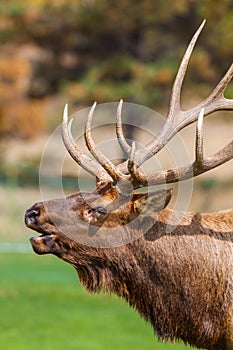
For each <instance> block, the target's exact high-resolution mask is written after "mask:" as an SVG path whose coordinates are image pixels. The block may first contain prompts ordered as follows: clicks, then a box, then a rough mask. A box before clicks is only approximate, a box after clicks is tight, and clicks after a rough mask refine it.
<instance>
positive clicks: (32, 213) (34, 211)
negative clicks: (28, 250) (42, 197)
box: [24, 203, 41, 226]
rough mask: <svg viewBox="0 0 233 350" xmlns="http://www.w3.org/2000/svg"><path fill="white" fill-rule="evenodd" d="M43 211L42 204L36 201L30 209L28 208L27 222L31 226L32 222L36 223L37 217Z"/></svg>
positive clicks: (25, 218)
mask: <svg viewBox="0 0 233 350" xmlns="http://www.w3.org/2000/svg"><path fill="white" fill-rule="evenodd" d="M40 212H41V204H40V203H36V204H34V205H33V206H32V207H31V208H30V209H28V210H26V212H25V217H24V220H25V224H26V225H27V226H29V225H30V224H34V223H35V222H36V221H37V218H38V217H39V215H40Z"/></svg>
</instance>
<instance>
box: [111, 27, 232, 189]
mask: <svg viewBox="0 0 233 350" xmlns="http://www.w3.org/2000/svg"><path fill="white" fill-rule="evenodd" d="M204 24H205V21H203V22H202V24H201V26H200V27H199V28H198V30H197V31H196V33H195V34H194V36H193V38H192V40H191V42H190V44H189V46H188V48H187V50H186V52H185V54H184V57H183V59H182V61H181V64H180V67H179V70H178V73H177V76H176V79H175V82H174V85H173V88H172V94H171V99H170V107H169V111H168V115H167V119H166V123H165V125H164V127H163V129H162V130H161V132H160V133H159V134H158V135H157V136H156V137H155V138H154V139H153V140H152V141H151V142H150V143H148V144H147V145H146V146H145V149H144V150H143V151H141V150H140V151H137V152H136V153H135V156H134V163H135V165H136V166H137V167H139V166H140V165H142V164H143V163H144V162H145V161H147V160H148V159H150V158H151V157H153V156H154V155H156V154H157V153H158V152H159V151H160V150H161V149H162V148H164V146H165V145H166V144H167V143H168V142H169V140H171V138H172V137H173V136H174V135H175V134H176V133H177V132H179V131H180V130H182V129H183V128H184V127H186V126H187V125H189V124H191V123H193V122H194V121H196V120H197V119H198V116H199V114H200V110H202V109H203V116H206V115H208V114H211V113H213V112H215V111H218V110H232V109H233V100H230V99H227V98H225V97H224V92H225V90H226V87H227V85H228V84H229V82H230V81H231V79H232V76H233V64H232V65H231V66H230V68H229V69H228V71H227V72H226V74H225V76H224V77H223V78H222V80H221V81H220V82H219V84H218V85H217V86H216V88H215V89H214V90H213V91H212V93H211V94H210V95H209V96H208V97H207V98H206V99H205V100H204V101H202V102H201V103H199V104H198V105H197V106H195V107H193V108H191V109H188V110H186V111H183V110H182V109H181V105H180V95H181V88H182V83H183V80H184V76H185V73H186V70H187V66H188V62H189V60H190V56H191V53H192V51H193V48H194V45H195V43H196V41H197V39H198V37H199V35H200V32H201V30H202V28H203V26H204ZM119 120H121V118H118V121H119ZM118 124H119V123H118ZM117 128H118V134H119V135H121V144H123V143H124V144H125V143H127V142H126V140H124V141H122V139H123V137H124V136H123V132H122V131H121V132H119V130H120V129H121V130H122V127H121V126H120V125H118V126H117ZM118 138H119V137H118ZM228 146H229V147H228ZM228 146H226V147H227V148H224V149H223V150H222V151H220V152H218V153H217V154H216V156H217V155H218V156H222V152H227V153H228V152H230V150H231V146H230V145H228ZM232 157H233V155H232ZM228 160H229V159H228ZM226 161H227V160H226ZM221 164H222V163H221ZM219 165H220V164H219ZM215 166H217V165H215ZM117 168H118V169H119V170H120V171H121V172H122V173H124V174H125V173H128V168H127V163H126V162H125V163H121V164H119V165H118V167H117ZM195 169H196V166H195ZM209 169H210V165H209V166H208V170H209ZM189 170H190V169H189ZM205 171H207V170H205ZM202 172H203V171H202ZM202 172H201V173H202ZM184 173H185V177H184V175H182V176H181V174H184ZM191 173H192V171H191ZM191 173H190V176H187V169H183V168H182V169H179V174H180V178H179V179H180V180H182V179H184V178H188V177H191V176H192V174H191ZM195 173H197V171H195ZM177 174H178V169H171V170H168V171H167V172H160V173H156V174H155V175H154V176H153V182H154V183H157V182H156V181H155V179H156V178H158V183H161V181H162V180H161V179H160V177H163V182H164V181H165V180H166V181H167V182H170V183H171V182H176V181H178V178H177V176H178V175H177ZM197 175H198V174H197ZM194 176H196V175H195V174H194ZM139 178H140V177H138V182H140V179H139ZM149 180H150V179H149V178H148V181H149ZM141 181H142V182H143V183H144V180H142V178H141ZM143 186H144V185H143Z"/></svg>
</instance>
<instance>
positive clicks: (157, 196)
mask: <svg viewBox="0 0 233 350" xmlns="http://www.w3.org/2000/svg"><path fill="white" fill-rule="evenodd" d="M171 197H172V189H171V188H170V189H168V190H159V191H156V192H150V193H134V194H133V198H132V200H133V210H134V211H135V212H137V213H138V214H139V213H145V214H151V213H155V212H158V211H160V210H162V209H164V208H165V207H166V206H167V205H168V203H169V202H170V199H171Z"/></svg>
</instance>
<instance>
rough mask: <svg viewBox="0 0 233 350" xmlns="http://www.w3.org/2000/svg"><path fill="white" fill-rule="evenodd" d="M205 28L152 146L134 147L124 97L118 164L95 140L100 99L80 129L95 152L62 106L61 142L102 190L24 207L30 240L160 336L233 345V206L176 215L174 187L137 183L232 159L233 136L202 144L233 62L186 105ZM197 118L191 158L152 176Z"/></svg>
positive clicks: (171, 178) (227, 103)
mask: <svg viewBox="0 0 233 350" xmlns="http://www.w3.org/2000/svg"><path fill="white" fill-rule="evenodd" d="M203 26H204V22H203V23H202V24H201V26H200V27H199V29H198V30H197V32H196V33H195V34H194V36H193V38H192V40H191V42H190V44H189V46H188V48H187V50H186V52H185V54H184V57H183V59H182V62H181V64H180V67H179V70H178V73H177V76H176V78H175V82H174V85H173V89H172V94H171V100H170V107H169V112H168V116H167V120H166V123H165V125H164V127H163V128H162V130H161V132H160V133H159V135H158V136H157V137H156V138H155V139H153V140H152V141H151V142H149V143H148V144H147V145H146V146H145V149H146V152H145V151H143V152H142V151H141V150H140V149H136V146H135V143H133V144H132V145H131V146H130V145H129V143H128V142H127V140H126V139H125V137H124V133H123V130H122V120H121V119H122V118H121V115H122V101H121V102H120V103H119V105H118V109H117V120H116V134H117V139H118V141H119V144H120V147H121V149H122V150H123V151H124V152H125V153H126V154H127V155H128V160H126V161H123V162H121V163H120V164H118V165H115V164H114V163H113V162H112V161H110V160H109V159H107V157H106V156H105V155H104V154H103V152H101V151H100V150H99V149H98V148H97V147H96V145H95V143H94V140H93V138H92V134H91V123H92V117H93V113H94V109H95V104H94V105H93V107H92V108H91V109H90V112H89V115H88V120H87V123H86V127H85V132H84V138H85V142H86V146H87V148H88V150H89V152H90V154H91V156H89V155H85V154H84V153H83V152H82V151H81V150H80V149H79V148H78V146H77V144H76V143H75V141H74V139H73V137H72V134H71V123H72V120H71V121H70V122H69V123H68V110H67V106H66V107H65V110H64V115H63V123H62V135H63V141H64V144H65V146H66V148H67V150H68V152H69V153H70V155H71V157H72V158H73V159H74V160H75V162H77V163H78V164H79V165H81V167H82V168H84V169H85V170H86V171H88V172H89V173H90V174H92V175H94V176H95V177H96V178H97V185H96V188H95V190H94V191H93V192H85V193H81V192H78V193H76V194H74V195H72V196H69V197H67V198H61V199H55V200H49V201H44V202H39V203H36V204H34V205H33V206H32V207H31V208H30V209H28V210H27V211H26V213H25V222H26V225H27V226H28V227H29V228H31V229H33V230H35V231H37V232H39V233H40V236H39V237H32V238H31V239H30V241H31V244H32V247H33V249H34V251H35V252H36V253H37V254H54V255H56V256H58V257H59V258H61V259H63V260H64V261H66V262H68V263H70V264H71V265H72V266H74V268H75V269H76V270H77V272H78V275H79V279H80V281H81V283H82V284H83V285H84V287H85V288H86V289H87V290H88V291H90V292H99V291H100V290H105V291H107V292H113V293H115V294H116V295H118V296H119V297H122V298H124V299H125V300H126V301H127V302H128V303H129V305H130V306H132V307H134V308H136V309H137V311H138V312H139V313H140V315H141V316H142V317H143V318H144V319H145V320H146V321H148V322H150V323H151V324H152V326H153V328H154V331H155V334H156V335H157V336H158V337H159V338H160V339H162V340H163V341H167V340H171V341H174V340H176V339H181V340H183V341H184V343H188V344H190V345H192V346H196V347H197V348H203V349H208V350H230V349H231V350H232V349H233V210H228V211H225V212H219V213H194V212H187V213H185V214H184V216H183V218H182V220H181V221H179V213H178V212H177V213H176V212H175V211H174V210H171V209H168V208H166V206H167V204H168V203H169V201H170V199H171V196H172V190H171V189H157V191H154V192H152V193H149V191H148V190H147V192H146V193H145V192H142V191H137V192H136V191H135V190H136V189H139V188H145V189H147V188H149V186H152V185H153V186H155V185H158V184H162V183H164V182H165V183H166V184H170V183H175V182H177V181H181V180H185V179H188V178H192V177H195V176H197V175H200V174H202V173H204V172H206V171H208V170H211V169H213V168H215V167H218V166H220V165H221V164H223V163H225V162H227V161H229V160H230V159H232V158H233V141H231V142H230V143H229V144H228V145H226V146H225V147H224V148H222V149H221V150H220V151H218V152H216V153H215V154H213V155H212V156H209V157H205V156H204V152H203V117H204V116H206V115H209V114H211V113H213V112H214V111H217V110H232V109H233V100H232V99H227V98H225V97H224V92H225V89H226V87H227V85H228V83H229V82H230V81H231V78H232V75H233V65H231V67H230V68H229V70H228V71H227V73H226V74H225V76H224V77H223V78H222V80H221V81H220V82H219V83H218V85H217V86H216V87H215V89H214V90H213V91H212V92H211V93H210V95H209V96H208V97H207V98H206V99H205V100H204V101H202V102H201V103H199V104H198V105H197V106H195V107H193V108H191V109H189V110H185V111H184V110H182V109H181V106H180V93H181V87H182V83H183V80H184V76H185V72H186V69H187V66H188V62H189V59H190V56H191V53H192V50H193V47H194V45H195V42H196V41H197V38H198V36H199V34H200V32H201V30H202V28H203ZM194 121H197V126H196V146H195V151H196V152H195V160H194V161H193V163H192V164H189V165H186V166H182V167H181V168H174V169H170V170H166V171H161V170H160V171H156V172H155V173H154V174H152V175H148V176H146V175H145V173H144V172H143V171H142V170H141V169H140V166H141V165H142V164H143V163H144V162H146V161H147V160H148V159H150V158H151V157H153V156H155V155H156V154H157V153H158V152H159V151H160V150H161V149H162V148H164V147H165V145H166V144H167V143H168V141H169V140H170V139H171V138H172V137H173V136H174V135H175V134H176V133H178V132H179V131H180V130H181V129H183V128H184V127H186V126H187V125H189V124H190V123H192V122H194ZM171 217H172V220H171ZM168 227H169V228H170V230H167V228H168ZM145 228H147V229H145ZM111 232H114V235H119V236H121V235H122V237H124V235H125V236H127V239H128V242H127V243H125V244H123V243H124V239H123V240H122V244H118V245H116V246H114V245H112V246H105V245H104V242H105V240H108V235H109V237H112V236H111ZM114 235H113V236H114ZM79 237H81V238H80V239H83V241H82V240H81V241H80V239H79ZM85 237H87V240H88V239H94V240H95V244H89V243H88V244H85ZM112 238H113V239H114V237H112ZM88 242H89V241H88Z"/></svg>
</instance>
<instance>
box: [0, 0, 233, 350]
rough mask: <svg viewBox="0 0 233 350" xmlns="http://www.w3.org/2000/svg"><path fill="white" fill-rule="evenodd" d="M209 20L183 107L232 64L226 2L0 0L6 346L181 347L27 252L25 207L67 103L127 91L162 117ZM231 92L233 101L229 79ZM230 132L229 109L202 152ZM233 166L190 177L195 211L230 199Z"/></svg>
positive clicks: (34, 195) (34, 194) (209, 131)
mask: <svg viewBox="0 0 233 350" xmlns="http://www.w3.org/2000/svg"><path fill="white" fill-rule="evenodd" d="M204 18H206V19H207V23H206V25H205V27H204V29H203V32H202V34H201V36H200V38H199V40H198V43H197V45H196V48H195V50H194V53H193V55H192V58H191V61H190V65H189V69H188V72H187V77H186V79H185V82H184V87H183V94H182V106H183V107H184V108H188V107H191V106H193V105H195V104H197V103H199V102H200V101H201V100H202V99H204V98H205V97H206V96H207V95H208V94H209V93H210V91H211V90H212V89H213V87H214V86H215V85H216V84H217V83H218V81H219V80H220V79H221V78H222V76H223V75H224V73H225V72H226V70H227V69H228V67H229V66H230V64H231V63H232V55H233V8H232V1H231V0H222V1H218V0H211V1H210V0H203V1H198V2H197V1H194V0H177V1H170V0H166V1H162V0H161V1H160V0H159V1H152V0H144V1H137V2H135V1H133V0H118V1H117V2H115V1H114V2H113V1H111V0H98V1H97V0H82V1H81V0H75V1H74V0H57V1H56V0H34V1H33V2H32V1H29V0H20V1H19V0H18V1H16V0H7V1H5V0H0V199H1V201H0V252H1V253H0V261H1V264H0V272H1V275H0V277H1V282H0V303H1V311H2V317H1V319H0V325H1V330H2V333H1V334H0V345H1V346H2V347H3V348H4V349H9V350H10V349H14V348H15V347H16V346H17V349H28V348H31V349H39V348H40V349H53V348H56V349H64V348H66V349H84V350H88V349H106V348H111V349H119V350H121V349H131V348H132V349H133V348H134V349H149V348H151V349H156V348H157V349H172V348H177V349H184V348H185V346H183V345H181V344H178V345H176V346H173V345H163V344H161V343H159V345H156V341H155V339H154V337H153V334H152V330H151V329H150V327H149V326H146V324H145V323H144V321H142V320H141V319H140V318H139V317H138V316H137V315H136V314H135V313H134V311H133V310H130V309H129V308H128V307H127V306H126V305H124V304H123V303H121V302H120V301H118V300H117V299H115V298H113V297H112V298H111V299H109V298H107V297H103V296H95V297H94V296H89V295H87V293H86V292H84V291H83V290H82V288H81V287H80V286H79V283H78V281H77V278H76V274H75V272H74V271H73V270H72V269H71V268H69V267H68V266H66V265H65V264H64V263H61V262H59V261H58V260H56V259H55V258H54V257H43V258H40V257H38V256H35V255H33V254H31V248H30V245H29V243H28V237H30V234H31V233H30V232H29V231H28V230H27V229H26V228H25V227H24V223H23V215H24V211H25V209H26V208H28V207H29V206H31V204H33V203H34V202H36V201H38V200H40V190H39V166H40V160H41V155H42V152H43V149H44V147H45V145H46V143H47V142H48V139H49V136H50V135H51V133H52V132H53V131H54V129H55V128H56V127H57V126H58V125H59V124H60V122H61V115H62V111H63V108H64V104H65V103H67V102H68V103H69V106H70V111H71V114H72V113H74V112H76V111H78V110H81V109H82V108H84V107H87V106H90V105H91V104H92V103H93V102H94V101H95V100H97V101H98V103H104V102H112V101H114V102H115V101H118V100H119V99H120V98H123V99H124V100H125V101H127V102H132V103H137V104H141V105H145V106H147V107H150V108H151V109H153V110H156V111H158V112H160V113H161V114H162V115H165V114H166V111H167V106H168V104H169V96H170V91H171V87H172V83H173V80H174V77H175V74H176V72H177V69H178V66H179V64H180V60H181V57H182V55H183V53H184V51H185V48H186V47H187V44H188V42H189V40H190V39H191V37H192V35H193V33H194V32H195V30H196V29H197V28H198V27H199V25H200V23H201V22H202V20H203V19H204ZM226 96H227V97H229V98H233V86H232V83H231V84H230V85H229V87H228V88H227V91H226ZM142 125H143V121H142ZM232 130H233V113H232V112H221V113H215V114H214V115H213V116H211V117H208V118H206V121H205V150H206V153H207V154H210V153H213V152H216V151H217V150H219V149H220V148H221V147H223V146H224V145H225V144H226V143H227V142H230V141H231V140H232ZM128 133H130V130H128ZM128 136H129V137H136V136H137V135H133V136H132V135H130V134H128ZM193 137H194V126H190V127H188V128H187V132H186V131H185V132H184V138H186V140H187V142H188V143H190V139H191V140H193ZM60 142H62V141H60ZM55 153H56V151H55ZM190 153H191V157H192V154H193V143H192V142H191V144H190ZM53 155H54V154H53V153H51V164H52V160H53ZM51 169H52V170H53V168H52V167H51ZM232 170H233V164H232V161H231V162H229V163H228V164H226V165H223V166H222V167H220V168H219V169H216V170H213V171H211V172H210V173H208V174H205V175H203V176H201V177H200V178H198V179H197V180H195V183H194V191H193V196H192V200H191V202H190V205H189V207H190V208H189V209H190V210H199V211H203V210H205V211H211V210H224V209H227V208H230V207H232V196H233V179H232ZM75 171H76V170H75V169H74V170H69V171H67V174H65V175H67V178H66V180H67V181H64V184H67V186H66V187H67V188H66V190H67V192H68V193H71V192H74V190H76V189H77V188H76V183H75V182H73V181H72V178H73V176H75ZM50 172H51V171H50ZM65 177H66V176H65ZM50 180H51V179H50ZM49 183H50V186H48V194H49V195H48V197H49V196H50V194H51V197H56V174H55V173H54V178H52V181H50V182H49ZM87 187H88V185H87ZM156 346H157V347H156Z"/></svg>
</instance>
